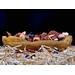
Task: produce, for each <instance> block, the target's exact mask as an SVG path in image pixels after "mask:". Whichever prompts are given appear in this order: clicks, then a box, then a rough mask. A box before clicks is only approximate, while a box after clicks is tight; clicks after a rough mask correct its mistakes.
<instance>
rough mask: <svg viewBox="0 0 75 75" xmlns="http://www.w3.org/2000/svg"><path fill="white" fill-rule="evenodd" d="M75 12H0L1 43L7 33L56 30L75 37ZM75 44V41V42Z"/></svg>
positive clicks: (35, 10)
mask: <svg viewBox="0 0 75 75" xmlns="http://www.w3.org/2000/svg"><path fill="white" fill-rule="evenodd" d="M74 25H75V10H67V9H66V10H63V9H62V10H57V9H56V10H52V9H44V10H42V9H40V10H39V9H23V10H22V9H19V10H16V9H15V10H13V9H12V10H10V9H9V10H0V41H1V36H2V35H5V32H6V31H9V32H11V33H12V34H15V33H17V32H20V31H25V30H26V31H27V32H33V33H40V32H43V31H47V32H48V31H50V30H56V31H59V32H62V31H67V32H69V33H70V34H71V35H73V37H75V36H74V35H75V28H74ZM73 44H75V43H74V41H73Z"/></svg>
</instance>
